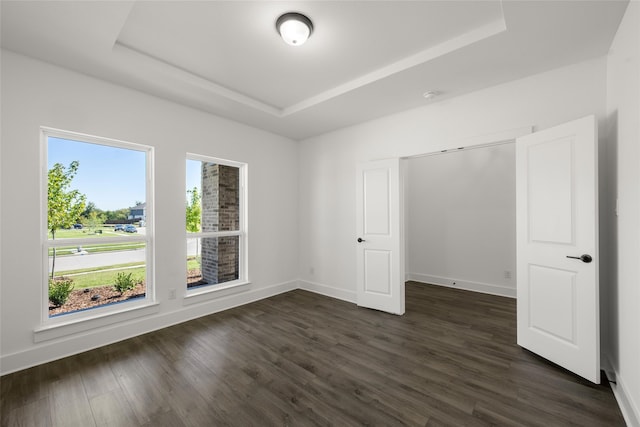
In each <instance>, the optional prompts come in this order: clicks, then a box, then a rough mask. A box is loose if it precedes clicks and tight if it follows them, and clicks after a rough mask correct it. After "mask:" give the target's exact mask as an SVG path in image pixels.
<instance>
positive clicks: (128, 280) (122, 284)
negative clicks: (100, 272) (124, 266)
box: [113, 272, 137, 294]
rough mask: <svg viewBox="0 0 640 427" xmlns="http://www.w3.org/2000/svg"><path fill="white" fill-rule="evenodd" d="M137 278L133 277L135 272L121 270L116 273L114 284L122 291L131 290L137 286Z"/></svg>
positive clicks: (116, 288) (114, 286)
mask: <svg viewBox="0 0 640 427" xmlns="http://www.w3.org/2000/svg"><path fill="white" fill-rule="evenodd" d="M136 283H137V280H136V279H135V278H134V277H133V273H128V274H127V273H124V272H120V273H118V274H117V275H116V282H115V283H114V284H113V288H114V289H115V290H116V291H118V292H120V293H121V294H122V293H123V292H124V291H130V290H131V289H133V288H135V287H136Z"/></svg>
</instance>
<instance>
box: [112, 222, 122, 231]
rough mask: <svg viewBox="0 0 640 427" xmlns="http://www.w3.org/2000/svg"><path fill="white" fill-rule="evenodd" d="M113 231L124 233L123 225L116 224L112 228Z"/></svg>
mask: <svg viewBox="0 0 640 427" xmlns="http://www.w3.org/2000/svg"><path fill="white" fill-rule="evenodd" d="M113 231H124V225H122V224H116V226H115V227H113Z"/></svg>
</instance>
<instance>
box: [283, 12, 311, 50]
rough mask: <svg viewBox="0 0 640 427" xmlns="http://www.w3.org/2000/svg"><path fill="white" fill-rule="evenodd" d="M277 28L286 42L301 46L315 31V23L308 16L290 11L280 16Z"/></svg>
mask: <svg viewBox="0 0 640 427" xmlns="http://www.w3.org/2000/svg"><path fill="white" fill-rule="evenodd" d="M276 29H277V30H278V33H279V34H280V36H281V37H282V40H284V41H285V43H287V44H289V45H291V46H300V45H301V44H303V43H304V42H306V41H307V39H308V38H309V36H310V35H311V33H312V32H313V24H312V23H311V20H310V19H309V18H307V17H306V16H304V15H302V14H300V13H296V12H290V13H285V14H284V15H282V16H280V17H279V18H278V20H277V21H276Z"/></svg>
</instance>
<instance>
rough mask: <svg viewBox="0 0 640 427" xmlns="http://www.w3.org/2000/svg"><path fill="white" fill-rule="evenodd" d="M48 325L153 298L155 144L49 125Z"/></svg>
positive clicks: (45, 235) (46, 135) (45, 251)
mask: <svg viewBox="0 0 640 427" xmlns="http://www.w3.org/2000/svg"><path fill="white" fill-rule="evenodd" d="M42 139H43V146H44V149H43V152H44V153H45V155H44V156H43V157H44V159H45V161H44V162H43V163H44V167H45V168H46V170H44V171H43V172H44V174H43V175H44V177H43V181H44V186H43V188H44V189H45V191H44V192H43V193H44V194H43V199H44V201H45V203H43V206H44V207H45V208H44V212H43V220H42V224H43V231H42V236H43V242H44V244H43V258H44V261H45V262H44V265H45V266H48V268H46V269H45V273H46V274H45V280H44V283H45V286H44V287H45V290H44V292H45V295H46V296H45V298H43V299H44V301H46V302H47V303H46V304H44V305H45V307H44V315H43V319H44V322H45V323H54V324H55V323H56V322H61V321H63V320H64V321H67V320H68V319H70V318H71V319H85V318H93V317H95V316H97V315H98V314H99V315H103V314H107V313H114V312H118V311H121V310H122V309H123V307H124V308H133V307H136V306H144V305H147V304H149V302H151V301H152V300H153V285H152V280H151V279H152V277H153V274H152V268H151V260H152V253H151V252H152V247H153V245H152V238H153V233H152V227H151V225H152V224H153V221H152V210H151V207H152V205H151V203H150V197H149V195H150V194H151V193H152V191H151V188H150V186H151V179H150V176H151V167H150V166H151V155H152V151H151V148H150V147H146V146H141V145H137V144H132V143H128V142H122V141H114V140H110V139H106V138H99V137H93V136H88V135H80V134H76V133H71V132H64V131H58V130H53V129H43V130H42Z"/></svg>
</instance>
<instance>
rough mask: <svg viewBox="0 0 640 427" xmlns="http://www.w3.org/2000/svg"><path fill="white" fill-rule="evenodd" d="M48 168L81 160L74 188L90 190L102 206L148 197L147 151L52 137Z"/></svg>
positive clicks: (120, 206) (123, 205)
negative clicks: (146, 184)
mask: <svg viewBox="0 0 640 427" xmlns="http://www.w3.org/2000/svg"><path fill="white" fill-rule="evenodd" d="M47 151H48V152H47V154H48V159H47V168H48V169H51V167H52V166H53V165H54V164H55V163H62V165H63V166H64V167H65V168H68V167H69V164H70V163H71V162H72V161H74V160H77V161H78V162H79V164H80V165H79V167H78V173H77V175H76V176H75V178H74V179H73V181H72V182H71V187H70V188H71V189H76V190H79V191H80V192H81V193H83V194H86V196H87V203H88V202H93V203H95V205H96V207H97V208H99V209H102V210H105V211H106V210H117V209H123V208H130V207H132V206H134V205H135V202H136V201H142V202H144V201H145V200H146V196H145V194H146V189H145V181H146V161H145V155H146V153H145V152H144V151H135V150H128V149H124V148H116V147H109V146H105V145H98V144H89V143H86V142H78V141H72V140H68V139H62V138H54V137H49V138H48V149H47Z"/></svg>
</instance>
